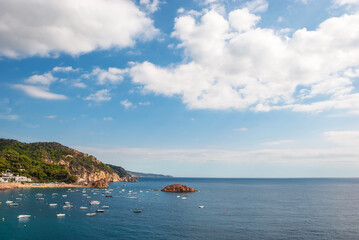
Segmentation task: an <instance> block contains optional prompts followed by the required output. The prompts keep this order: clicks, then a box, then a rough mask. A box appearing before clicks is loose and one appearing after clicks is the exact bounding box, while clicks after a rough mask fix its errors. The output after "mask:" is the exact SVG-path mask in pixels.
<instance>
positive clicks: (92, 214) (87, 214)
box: [86, 213, 96, 217]
mask: <svg viewBox="0 0 359 240" xmlns="http://www.w3.org/2000/svg"><path fill="white" fill-rule="evenodd" d="M95 215H96V213H86V216H89V217H92V216H95Z"/></svg>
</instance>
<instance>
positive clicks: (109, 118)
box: [103, 117, 113, 121]
mask: <svg viewBox="0 0 359 240" xmlns="http://www.w3.org/2000/svg"><path fill="white" fill-rule="evenodd" d="M103 120H104V121H112V120H113V118H112V117H104V118H103Z"/></svg>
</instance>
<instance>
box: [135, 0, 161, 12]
mask: <svg viewBox="0 0 359 240" xmlns="http://www.w3.org/2000/svg"><path fill="white" fill-rule="evenodd" d="M159 4H160V1H159V0H140V5H141V6H142V7H144V8H145V10H146V11H148V12H150V13H154V12H156V11H157V10H158V5H159Z"/></svg>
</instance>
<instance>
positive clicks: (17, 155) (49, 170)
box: [0, 138, 114, 182]
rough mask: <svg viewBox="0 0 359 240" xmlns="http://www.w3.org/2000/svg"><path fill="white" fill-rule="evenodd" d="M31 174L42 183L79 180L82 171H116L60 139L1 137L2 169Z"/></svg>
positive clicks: (26, 174) (0, 170)
mask: <svg viewBox="0 0 359 240" xmlns="http://www.w3.org/2000/svg"><path fill="white" fill-rule="evenodd" d="M7 169H8V170H10V171H11V172H13V173H14V174H19V175H22V176H27V177H31V178H33V179H34V180H36V181H40V182H49V181H57V182H76V180H77V176H76V175H77V174H78V173H79V172H80V171H84V170H88V171H94V170H102V171H105V172H109V173H114V170H113V169H111V168H110V167H108V166H107V165H106V164H104V163H102V162H100V161H98V160H97V159H96V158H94V157H93V156H88V155H87V154H84V153H81V152H78V151H76V150H74V149H71V148H68V147H65V146H63V145H61V144H59V143H56V142H39V143H22V142H19V141H16V140H8V139H2V138H0V172H3V171H5V170H7Z"/></svg>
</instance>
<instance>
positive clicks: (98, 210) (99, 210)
mask: <svg viewBox="0 0 359 240" xmlns="http://www.w3.org/2000/svg"><path fill="white" fill-rule="evenodd" d="M96 212H99V213H103V212H105V210H103V209H97V210H96Z"/></svg>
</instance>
